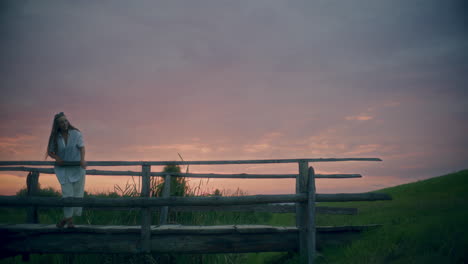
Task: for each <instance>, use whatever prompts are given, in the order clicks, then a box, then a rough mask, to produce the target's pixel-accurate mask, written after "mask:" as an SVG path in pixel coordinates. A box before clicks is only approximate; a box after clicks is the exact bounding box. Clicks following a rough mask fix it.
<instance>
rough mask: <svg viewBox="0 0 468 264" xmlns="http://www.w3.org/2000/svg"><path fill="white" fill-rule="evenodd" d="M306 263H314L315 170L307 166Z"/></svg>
mask: <svg viewBox="0 0 468 264" xmlns="http://www.w3.org/2000/svg"><path fill="white" fill-rule="evenodd" d="M307 174H308V175H307V177H308V178H309V179H308V183H307V219H308V221H307V263H308V264H313V263H315V250H316V246H315V243H316V241H315V231H316V230H315V172H314V168H313V167H312V166H311V167H309V170H308V173H307Z"/></svg>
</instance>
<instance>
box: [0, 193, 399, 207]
mask: <svg viewBox="0 0 468 264" xmlns="http://www.w3.org/2000/svg"><path fill="white" fill-rule="evenodd" d="M390 199H391V197H390V196H389V195H387V194H384V193H341V194H317V195H316V201H317V202H345V201H377V200H390ZM306 200H307V195H306V194H282V195H250V196H238V197H222V196H214V197H168V198H159V197H158V198H143V197H141V198H140V197H138V198H135V197H128V198H89V197H88V198H73V197H67V198H58V197H18V196H0V206H13V207H18V206H20V207H21V206H33V205H34V206H56V207H63V206H70V207H71V206H83V207H156V206H225V205H249V204H270V203H297V202H305V201H306Z"/></svg>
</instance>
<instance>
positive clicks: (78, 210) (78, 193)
mask: <svg viewBox="0 0 468 264" xmlns="http://www.w3.org/2000/svg"><path fill="white" fill-rule="evenodd" d="M85 176H86V175H83V178H81V180H79V181H77V182H74V183H73V197H77V198H83V196H84V185H85ZM82 212H83V207H73V215H76V216H81V214H82Z"/></svg>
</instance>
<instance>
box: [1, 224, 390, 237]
mask: <svg viewBox="0 0 468 264" xmlns="http://www.w3.org/2000/svg"><path fill="white" fill-rule="evenodd" d="M381 226H382V225H379V224H372V225H357V226H353V225H347V226H317V227H316V230H317V232H320V233H333V232H362V231H366V230H370V229H374V228H377V227H381ZM298 230H299V229H298V228H297V227H295V226H269V225H214V226H188V225H179V224H175V225H160V226H151V234H154V235H161V234H231V233H284V232H298ZM140 231H141V226H140V225H76V228H73V229H72V228H57V227H56V226H55V224H0V232H4V233H25V234H45V233H88V234H94V233H95V234H113V233H119V234H124V233H132V234H137V235H138V234H139V233H140Z"/></svg>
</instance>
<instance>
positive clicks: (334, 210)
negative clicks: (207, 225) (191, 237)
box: [110, 204, 357, 215]
mask: <svg viewBox="0 0 468 264" xmlns="http://www.w3.org/2000/svg"><path fill="white" fill-rule="evenodd" d="M110 210H112V208H110ZM171 211H174V212H210V211H225V212H266V213H295V212H296V205H294V204H265V205H229V206H223V207H220V206H175V207H172V208H171ZM315 212H316V213H317V214H344V215H355V214H357V208H345V207H341V208H340V207H329V206H316V207H315Z"/></svg>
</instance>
